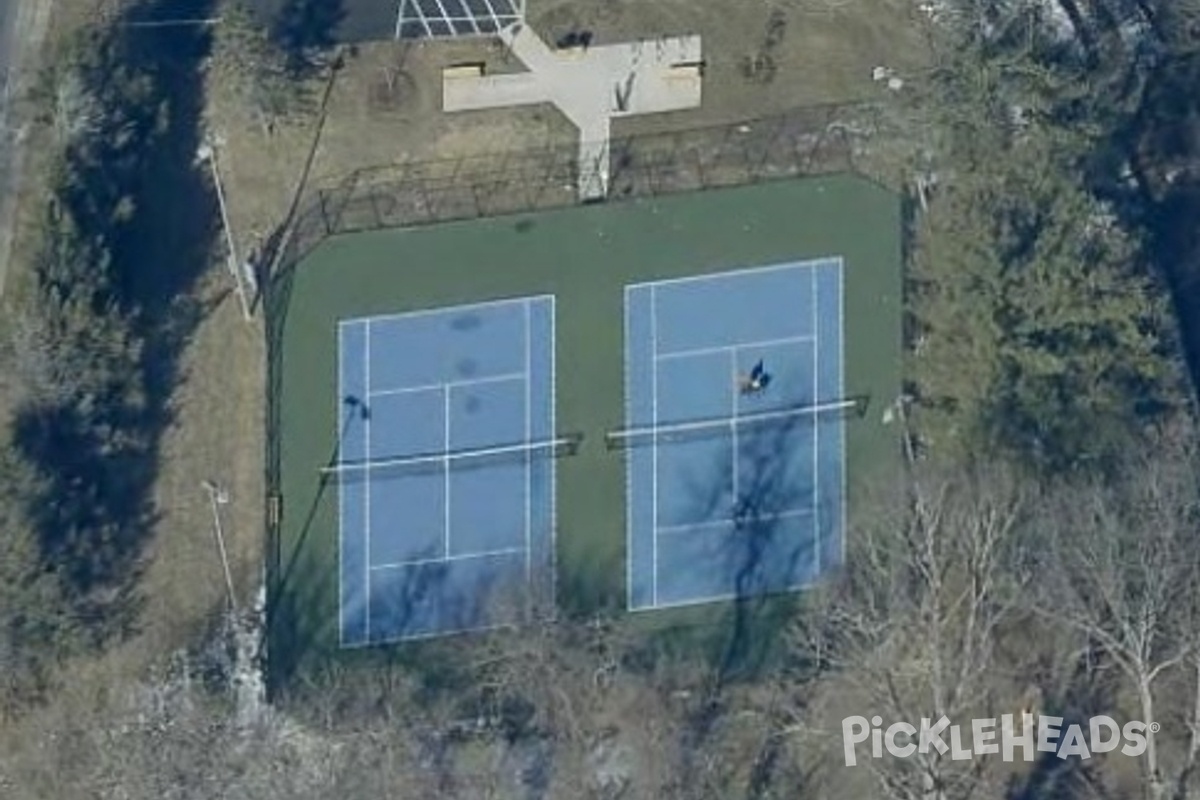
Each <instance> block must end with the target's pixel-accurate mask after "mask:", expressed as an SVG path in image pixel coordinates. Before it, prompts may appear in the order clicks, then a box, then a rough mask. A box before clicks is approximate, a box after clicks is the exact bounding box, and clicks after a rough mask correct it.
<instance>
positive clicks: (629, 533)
mask: <svg viewBox="0 0 1200 800" xmlns="http://www.w3.org/2000/svg"><path fill="white" fill-rule="evenodd" d="M624 291H625V342H624V348H623V349H624V355H625V358H624V361H625V363H624V364H623V365H622V367H623V369H624V372H625V425H626V426H629V425H632V424H633V419H632V418H633V399H632V397H633V396H632V395H631V394H630V392H631V390H632V388H633V386H632V384H631V381H632V378H631V376H630V374H629V364H630V362H631V361H632V360H633V340H632V338H631V337H630V330H631V328H630V325H631V323H630V319H629V309H630V304H629V294H630V287H629V286H626V287H625V290H624ZM633 552H634V551H633V453H632V452H629V453H626V454H625V607H626V608H633V607H634V605H633Z"/></svg>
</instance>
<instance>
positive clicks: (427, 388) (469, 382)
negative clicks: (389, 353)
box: [368, 372, 524, 397]
mask: <svg viewBox="0 0 1200 800" xmlns="http://www.w3.org/2000/svg"><path fill="white" fill-rule="evenodd" d="M522 377H524V374H523V373H520V372H502V373H499V374H497V375H488V376H486V377H483V378H463V379H462V380H457V381H443V382H441V383H425V384H421V385H419V386H403V387H400V388H398V389H378V390H376V391H373V392H371V394H370V395H368V397H388V396H390V395H397V394H417V393H420V392H433V391H437V390H439V389H442V388H443V387H450V388H452V389H469V388H471V387H472V386H483V385H485V384H489V383H506V382H509V381H517V380H520V379H521V378H522Z"/></svg>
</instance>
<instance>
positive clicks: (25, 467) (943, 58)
mask: <svg viewBox="0 0 1200 800" xmlns="http://www.w3.org/2000/svg"><path fill="white" fill-rule="evenodd" d="M134 5H135V6H137V10H138V12H139V13H142V14H147V13H150V12H153V11H155V10H156V7H158V6H161V7H163V8H164V9H165V8H167V7H168V6H169V7H170V8H169V10H170V12H171V14H172V15H175V16H196V17H203V16H207V15H209V14H211V13H212V12H213V8H212V7H211V5H210V2H209V0H188V1H187V2H184V3H179V2H174V3H171V2H168V0H145V1H144V2H141V3H135V4H134ZM181 6H186V7H187V8H185V9H181ZM158 10H162V9H158ZM181 11H186V13H185V14H181ZM119 22H120V20H119V19H118V20H115V21H113V22H112V24H111V25H109V26H108V27H100V28H96V29H92V30H89V31H87V32H86V33H84V34H81V35H80V36H78V37H77V38H76V39H75V40H74V41H73V42H72V43H71V44H70V45H69V46H68V47H67V48H66V50H65V51H64V52H63V53H62V54H61V57H59V58H58V59H56V60H55V62H54V63H55V66H54V67H53V68H52V69H50V70H49V72H48V73H47V74H46V75H45V77H44V80H43V81H42V83H41V95H40V96H39V97H38V103H39V107H40V108H42V109H44V113H45V118H44V119H43V120H41V122H42V124H43V125H44V127H45V130H47V131H52V132H53V140H52V141H48V142H46V143H44V146H46V147H50V148H53V150H54V153H55V158H54V169H53V170H52V174H51V175H49V176H48V178H47V181H48V186H49V187H50V197H49V198H48V202H47V204H46V209H45V213H44V215H43V217H42V223H41V235H40V241H41V246H40V249H39V251H38V253H37V256H36V258H34V259H33V260H32V261H31V263H29V264H27V265H23V270H24V274H25V276H26V277H25V279H24V280H23V281H22V284H21V285H20V286H19V287H18V289H17V295H16V296H17V297H18V298H19V299H18V300H17V301H14V302H13V304H12V305H13V310H12V311H11V312H10V313H9V315H8V316H9V320H8V321H7V323H6V324H5V326H4V331H5V334H6V342H5V348H4V350H3V359H4V366H5V369H4V372H5V374H6V375H7V376H8V380H6V381H5V382H4V384H3V386H4V391H5V392H6V394H7V396H8V398H9V407H10V408H12V409H13V411H12V413H11V415H10V418H9V427H8V432H9V435H8V437H7V439H6V443H5V447H4V451H3V455H2V457H0V462H2V469H0V474H2V475H3V478H4V480H3V482H2V485H0V520H2V523H3V534H2V535H0V712H2V713H0V720H2V721H3V722H2V723H0V725H3V726H4V727H6V728H8V729H9V730H10V731H13V732H17V733H14V734H13V735H11V736H6V738H5V741H6V747H5V751H4V752H3V754H0V787H3V789H4V793H5V796H7V797H13V798H43V797H56V798H74V797H80V798H82V797H89V798H90V797H96V796H104V797H127V798H161V797H179V798H185V797H189V798H190V797H196V798H213V797H224V796H235V797H255V798H274V797H279V798H288V799H289V800H300V799H302V798H308V797H312V798H322V799H324V798H329V797H347V798H359V797H362V798H367V797H380V796H388V797H393V798H406V797H412V798H420V799H421V800H431V799H432V798H439V797H445V798H452V797H453V798H460V797H479V798H485V797H496V798H509V797H514V798H515V797H546V798H556V799H562V800H570V798H618V797H621V798H643V797H644V798H680V799H681V800H682V799H683V798H687V800H696V799H698V798H714V800H715V798H762V799H763V800H765V799H766V798H773V797H814V798H816V797H820V798H843V797H844V798H866V797H880V798H884V797H887V798H921V800H955V799H957V798H967V797H1004V798H1023V799H1024V800H1035V799H1037V798H1056V799H1058V798H1076V797H1078V798H1150V800H1167V799H1168V798H1170V800H1186V798H1195V797H1200V776H1197V775H1196V769H1197V766H1198V765H1197V760H1198V758H1200V459H1198V455H1200V453H1198V452H1197V448H1198V446H1200V439H1198V434H1200V431H1198V430H1197V425H1196V419H1195V408H1194V407H1195V402H1194V397H1195V381H1194V377H1193V376H1194V374H1195V370H1196V365H1197V364H1198V363H1200V327H1198V326H1200V314H1197V311H1196V307H1197V304H1198V303H1197V299H1196V289H1195V287H1196V286H1197V285H1198V284H1197V279H1198V278H1200V224H1198V223H1197V220H1198V219H1200V158H1198V156H1200V92H1198V91H1197V90H1196V87H1197V86H1200V4H1197V2H1196V0H1148V1H1147V2H1137V3H1135V2H1133V0H1088V2H1083V3H1077V2H1074V0H1060V2H1058V3H1056V4H1053V3H1035V2H973V0H955V2H954V3H953V4H952V5H951V6H948V7H947V8H946V9H944V14H943V16H942V18H941V21H939V22H938V23H937V24H935V25H931V27H930V30H929V35H930V44H931V50H932V53H933V65H934V66H933V69H932V70H931V72H930V73H929V74H928V75H927V76H923V77H922V78H921V79H920V80H910V81H909V83H910V84H911V85H912V87H913V88H912V91H909V92H905V93H902V94H900V95H898V96H897V98H896V100H895V107H894V114H895V125H896V126H897V130H899V131H901V132H903V133H904V135H905V137H906V140H905V142H904V147H903V148H902V149H903V150H904V151H905V152H908V153H909V154H910V155H909V159H910V161H909V162H908V163H907V164H906V165H905V166H906V171H907V172H908V173H909V174H910V175H911V176H912V177H913V186H914V187H915V186H916V185H917V183H918V182H917V180H916V178H917V177H918V176H919V177H920V178H921V181H920V184H921V185H922V186H927V187H929V188H928V190H927V191H922V192H918V191H917V190H916V189H915V188H914V190H913V198H912V199H913V202H912V215H911V217H910V220H909V224H910V229H909V231H908V235H909V242H910V248H909V253H908V261H909V263H908V265H907V268H908V270H909V273H908V279H909V282H908V290H909V297H908V309H907V310H908V320H907V323H908V334H909V342H908V345H909V348H908V352H909V355H910V363H909V365H908V375H909V378H910V385H909V392H910V394H909V396H908V400H907V402H906V403H905V404H904V405H903V406H902V407H901V409H900V410H901V412H902V413H901V415H900V417H901V418H900V423H902V424H904V426H905V429H906V431H907V435H906V436H905V440H906V443H907V444H908V451H907V459H906V463H907V464H908V473H907V478H906V481H905V482H904V483H903V485H898V486H873V487H860V488H859V491H860V496H859V499H858V500H857V501H856V503H857V505H858V506H859V508H860V509H861V510H860V511H859V512H858V513H857V517H856V519H857V522H856V524H855V526H854V528H853V529H852V530H851V531H849V533H848V540H849V542H850V547H849V554H848V566H847V568H846V570H845V571H844V573H843V574H841V575H839V576H837V578H836V579H835V580H833V581H832V582H831V583H830V584H829V585H827V586H825V587H823V588H822V589H820V590H817V591H813V592H811V593H808V594H806V595H804V596H803V597H801V598H797V600H796V602H795V603H794V604H792V605H789V606H788V607H787V609H786V614H784V615H783V617H784V618H783V619H775V620H774V622H773V625H774V627H773V628H772V629H771V630H772V636H773V637H774V641H775V644H776V647H775V648H774V649H773V650H772V651H771V653H770V654H768V655H767V656H765V657H764V658H761V659H760V658H757V657H752V656H751V655H750V651H752V650H755V649H756V648H749V647H746V642H745V635H746V634H745V631H744V630H742V629H740V627H739V625H738V624H737V621H738V615H739V614H748V613H749V614H752V613H754V612H755V611H756V608H755V607H753V605H752V604H751V605H750V606H749V607H739V608H736V609H733V610H731V612H730V614H731V619H732V620H733V622H731V624H730V625H729V626H728V627H727V628H725V629H723V633H718V634H713V633H711V632H699V633H697V632H683V633H681V634H670V633H668V634H662V633H651V632H646V631H640V630H634V629H632V628H631V627H630V626H627V625H623V624H621V623H620V621H619V620H615V619H565V620H561V621H560V622H558V623H556V624H554V625H551V626H547V627H544V628H541V629H538V630H531V631H523V632H516V633H507V632H498V633H495V634H489V635H487V636H484V637H481V638H478V639H471V640H470V641H467V640H459V641H447V642H442V643H434V644H431V645H429V646H423V647H420V648H415V649H413V650H412V651H407V652H398V653H395V654H392V655H391V656H389V657H388V660H387V661H386V662H385V663H374V664H373V665H372V667H371V668H370V669H360V668H356V667H353V666H348V665H347V666H342V667H336V668H335V667H331V668H330V669H329V670H328V671H327V672H325V673H322V674H319V675H306V676H303V680H298V681H297V682H296V683H295V684H294V685H293V686H292V687H291V688H290V689H289V690H288V691H287V692H286V693H285V694H283V695H282V696H280V697H278V698H277V699H276V703H275V705H274V708H273V709H272V710H271V712H270V713H269V714H267V715H266V716H263V717H259V718H256V719H253V720H249V721H247V720H245V719H243V718H240V717H239V716H238V714H237V707H236V706H237V704H236V702H235V700H236V686H235V683H236V681H235V680H234V675H233V668H232V662H231V657H230V655H229V653H228V652H227V650H228V642H227V640H226V639H225V638H223V637H222V636H221V635H220V633H219V632H217V633H211V632H210V635H208V636H206V637H201V638H199V639H198V640H197V641H196V642H195V644H194V646H193V647H192V648H191V649H190V650H189V651H188V652H187V653H186V654H185V655H184V656H182V657H179V658H176V659H172V660H170V661H169V662H166V663H164V664H163V665H162V668H161V670H159V671H157V672H155V673H153V674H149V675H144V676H130V687H137V688H136V690H134V689H128V690H126V689H127V688H128V687H113V691H112V692H111V693H108V694H106V699H105V700H104V702H103V703H102V704H101V706H100V707H96V706H94V705H88V706H86V707H84V706H80V707H71V706H70V705H69V704H67V705H64V704H63V703H61V702H59V703H57V704H53V706H52V705H51V704H49V703H48V699H49V698H52V697H54V696H56V695H58V694H63V693H65V694H64V696H69V694H70V693H69V692H68V691H67V689H69V687H70V683H71V680H72V677H71V676H72V674H73V671H74V670H75V669H76V668H77V666H78V665H79V664H80V663H82V662H83V661H86V660H87V659H89V658H93V657H95V656H96V655H97V654H98V653H101V652H103V651H104V650H105V648H107V647H110V646H111V645H112V643H113V642H114V641H117V640H119V639H120V638H121V637H122V636H123V635H125V634H126V633H127V632H128V631H130V630H132V629H134V628H136V626H137V620H138V614H139V611H140V608H141V604H142V603H143V602H144V601H145V598H143V597H142V596H141V594H140V592H139V587H138V576H139V569H140V564H141V563H142V556H143V554H144V552H145V549H146V548H147V547H148V546H149V545H150V543H151V542H152V541H153V536H154V531H155V524H156V519H155V510H154V504H153V498H152V495H153V491H152V490H153V485H154V481H155V477H156V473H157V467H158V462H159V458H160V453H159V449H158V446H159V442H160V439H161V436H162V434H163V431H164V430H165V429H166V428H167V427H168V426H169V425H171V423H172V407H171V396H172V392H173V390H174V388H175V387H176V385H177V384H178V382H179V381H180V380H181V375H180V370H179V359H180V354H181V352H182V351H183V350H184V348H185V347H186V346H187V342H188V337H189V334H190V333H191V332H192V331H193V330H194V328H195V326H196V324H197V322H198V320H199V319H200V318H201V317H202V316H203V315H204V314H205V313H207V312H208V310H209V309H208V308H206V306H205V305H204V303H202V302H200V301H199V300H197V299H196V298H197V293H196V292H195V287H196V284H197V282H198V281H199V279H200V276H201V274H202V273H203V272H204V271H205V270H206V269H208V267H209V265H210V264H211V260H212V254H213V252H214V247H215V246H217V245H216V242H217V239H216V236H215V232H216V228H215V226H216V224H217V222H216V220H217V217H216V209H215V198H214V197H213V195H212V192H211V188H210V185H209V183H207V178H206V175H205V172H204V170H203V168H202V167H201V166H198V165H197V164H196V162H195V153H196V152H197V150H198V148H199V145H200V143H201V142H202V141H203V140H204V135H205V134H204V130H203V123H202V120H203V102H204V93H205V92H204V87H205V81H206V80H211V79H212V77H211V76H212V75H218V76H222V77H221V78H220V79H221V80H227V81H234V82H236V85H237V93H238V95H239V96H240V97H241V98H242V99H243V101H244V102H245V103H247V104H248V105H249V106H251V107H252V108H253V109H254V114H255V115H256V117H257V119H259V120H260V121H261V124H262V126H263V128H264V130H266V129H267V128H269V127H270V126H271V125H273V124H274V121H275V120H277V119H279V118H281V117H283V116H286V115H287V114H291V113H304V112H303V109H304V108H305V107H306V106H305V104H306V103H308V102H310V100H309V98H308V97H307V96H306V95H305V93H304V91H303V90H302V88H300V87H299V84H296V85H293V84H292V83H290V81H292V80H293V79H294V77H295V73H296V70H297V66H296V65H297V63H298V62H297V61H296V60H295V59H297V58H301V57H307V56H309V55H311V54H310V53H307V52H306V53H302V54H296V53H288V52H286V51H285V50H281V49H279V48H278V47H277V46H276V44H275V43H274V42H273V40H272V39H271V37H270V36H268V35H267V34H266V33H265V32H260V31H258V30H257V29H256V28H255V27H254V24H253V22H252V21H251V19H250V18H249V17H248V16H246V15H241V14H236V13H232V14H230V15H229V16H228V19H227V20H226V21H224V22H223V23H222V24H221V25H218V26H217V27H216V30H215V31H210V30H208V29H203V28H201V29H195V28H178V29H170V30H164V31H162V32H159V33H155V34H154V35H152V36H147V35H145V33H144V32H142V33H139V34H138V35H137V36H135V35H133V34H132V33H131V29H130V28H128V27H124V26H122V25H120V24H119ZM210 62H211V63H210ZM206 65H207V66H206ZM206 69H208V70H211V72H206ZM146 175H154V176H155V180H154V181H147V180H145V176H146ZM714 637H715V639H714ZM698 640H699V646H698ZM51 708H52V709H53V710H52V711H51V710H48V709H51ZM1022 710H1032V711H1033V713H1041V714H1047V715H1053V716H1057V717H1062V718H1063V719H1064V720H1065V722H1064V724H1070V723H1071V722H1076V723H1082V724H1086V722H1087V720H1088V719H1089V718H1090V717H1092V716H1094V715H1097V714H1108V715H1110V716H1112V717H1114V718H1116V719H1118V720H1119V721H1123V720H1128V719H1135V720H1143V721H1146V722H1151V721H1153V722H1156V723H1159V724H1160V725H1161V728H1160V729H1159V730H1158V731H1157V732H1156V733H1153V734H1151V735H1150V736H1149V737H1148V738H1149V741H1148V747H1147V750H1146V752H1145V754H1144V755H1142V756H1140V757H1137V758H1130V757H1126V756H1123V755H1121V754H1120V753H1119V752H1113V753H1109V754H1107V755H1098V756H1094V757H1092V758H1090V759H1075V758H1071V759H1059V758H1055V757H1053V756H1052V755H1049V756H1046V757H1043V758H1038V759H1037V760H1034V761H1031V762H1016V763H1005V762H1004V761H1002V760H1001V759H999V758H998V757H995V756H982V757H976V758H972V759H968V760H955V759H953V758H951V756H950V755H949V754H942V753H938V752H937V751H932V752H929V753H919V754H917V755H915V756H913V757H911V758H908V759H893V758H884V759H871V758H864V759H862V760H861V761H860V765H859V766H858V767H855V768H848V767H846V766H845V764H844V763H843V761H842V753H843V748H842V745H843V743H842V737H841V720H842V719H844V718H845V717H847V716H849V715H854V714H860V715H864V716H867V717H870V716H872V715H880V716H881V717H882V718H883V719H884V723H883V724H884V725H885V726H886V725H888V724H890V723H891V722H893V721H897V720H906V721H910V722H914V723H915V722H917V721H919V720H920V719H921V718H923V717H930V718H935V719H936V718H938V717H941V716H943V715H945V716H947V717H949V718H951V719H952V720H954V721H956V722H957V721H962V722H964V723H966V722H967V721H968V720H970V719H974V718H981V717H995V716H999V715H1000V714H1004V713H1017V714H1019V713H1020V712H1021V711H1022ZM47 737H49V738H47ZM47 741H53V742H54V746H53V747H47V746H45V743H46V742H47ZM864 752H865V751H864Z"/></svg>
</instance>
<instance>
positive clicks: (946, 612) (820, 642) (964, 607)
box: [793, 463, 1027, 800]
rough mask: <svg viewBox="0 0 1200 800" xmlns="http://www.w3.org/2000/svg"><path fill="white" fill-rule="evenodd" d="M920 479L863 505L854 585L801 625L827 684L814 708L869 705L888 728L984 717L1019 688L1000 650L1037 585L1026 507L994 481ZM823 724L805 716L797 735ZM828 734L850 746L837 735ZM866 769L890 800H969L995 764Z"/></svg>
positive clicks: (923, 760)
mask: <svg viewBox="0 0 1200 800" xmlns="http://www.w3.org/2000/svg"><path fill="white" fill-rule="evenodd" d="M910 467H911V470H910V473H909V481H908V485H907V486H906V487H905V486H897V487H888V488H887V489H885V490H884V491H882V492H879V493H877V494H876V496H874V497H872V498H870V499H869V500H863V501H862V502H861V503H860V506H861V507H863V508H864V509H870V510H869V511H868V510H864V511H863V512H862V513H860V514H859V515H858V519H859V522H858V524H855V525H853V526H852V527H851V529H850V532H849V535H850V536H851V544H850V548H849V554H848V558H847V566H846V569H845V572H844V574H843V575H842V576H840V578H839V579H838V580H837V582H836V584H835V585H834V586H832V587H831V590H830V592H829V595H828V597H827V598H826V600H825V601H824V603H823V604H822V605H823V607H822V608H820V609H819V610H818V611H816V612H815V613H814V614H812V615H804V616H802V617H801V619H800V621H799V623H798V624H797V626H796V630H795V635H796V637H797V640H796V641H797V645H798V647H799V649H800V652H802V653H803V654H804V655H805V656H806V657H807V658H808V659H809V660H810V661H811V662H812V663H814V664H818V665H820V666H819V668H820V669H821V670H822V671H823V674H824V678H823V679H822V681H821V684H822V686H821V687H820V688H819V690H818V691H819V692H820V693H821V695H822V696H823V699H822V700H820V701H819V702H816V703H814V705H816V706H818V707H820V706H824V707H825V712H824V713H827V714H832V713H833V711H838V710H840V711H841V712H844V711H845V710H846V708H847V705H848V704H852V703H855V702H858V703H862V704H864V705H865V706H866V709H862V710H865V711H866V714H865V716H867V717H871V716H873V715H878V716H880V717H883V718H884V720H885V721H884V723H883V725H884V727H887V726H888V725H889V724H891V723H895V722H906V723H908V724H910V725H914V726H916V725H917V723H918V722H920V721H922V720H929V721H930V722H931V724H933V725H936V724H937V722H938V721H939V720H941V719H942V718H943V717H945V718H946V719H948V720H949V721H950V722H954V721H955V719H956V718H960V719H961V718H973V717H988V716H990V715H989V714H987V713H984V712H986V711H988V710H989V709H991V708H993V707H994V705H995V704H996V702H997V701H998V700H999V699H1000V698H1001V697H1002V696H1003V695H1006V694H1007V692H1008V689H1009V687H1008V685H1007V681H1006V678H1007V677H1008V676H1006V675H1004V674H1003V671H1002V670H1000V669H998V668H997V657H996V653H997V643H998V641H999V639H1000V636H1001V630H1002V628H1003V627H1004V626H1005V625H1008V624H1010V623H1011V622H1013V621H1014V619H1015V617H1016V615H1017V614H1018V613H1019V599H1020V597H1021V593H1022V592H1023V591H1024V590H1025V588H1026V584H1027V577H1026V575H1027V571H1026V570H1025V568H1024V566H1023V561H1024V556H1023V548H1022V546H1021V540H1020V536H1019V535H1018V534H1019V525H1018V523H1019V522H1020V520H1021V518H1022V510H1023V507H1024V502H1023V498H1022V496H1021V494H1020V493H1019V492H1018V491H1017V489H1016V488H1015V487H1014V484H1013V483H1012V482H1011V481H1010V480H1009V479H1008V477H1007V476H1006V475H1004V474H1003V473H1000V472H998V471H995V470H975V471H970V470H968V471H965V472H964V471H963V470H961V469H960V470H954V471H951V470H941V469H938V468H936V467H929V466H927V465H919V464H917V463H911V464H910ZM810 696H811V690H810ZM1004 700H1005V701H1006V700H1007V698H1006V697H1005V698H1004ZM830 709H832V710H830ZM821 713H822V711H821V710H819V709H818V710H815V711H814V710H812V709H806V710H804V711H802V712H798V713H797V715H796V724H795V725H794V726H793V730H794V731H796V732H797V733H802V732H804V731H805V730H807V729H809V728H810V727H811V726H812V724H813V721H814V717H819V716H820V714H821ZM824 734H825V736H824V738H825V739H826V740H827V741H828V740H829V739H831V738H834V737H837V738H838V739H839V740H840V738H841V731H837V730H835V729H834V726H833V724H831V725H830V726H829V728H827V729H826V730H825V731H824ZM898 743H899V744H903V742H898ZM914 743H915V742H914ZM922 750H924V752H922ZM839 755H840V754H839ZM866 760H867V761H868V762H869V763H870V767H871V769H872V771H873V773H874V775H875V779H876V783H877V785H878V786H879V788H880V790H881V792H882V796H886V797H889V798H906V799H908V798H911V799H912V800H954V799H955V798H965V797H968V796H970V795H971V794H973V793H974V792H976V791H978V790H979V788H980V785H981V783H985V782H986V781H988V780H989V778H990V777H991V776H990V775H989V772H988V770H989V765H990V764H991V763H992V762H990V761H988V760H987V759H980V758H976V759H973V760H968V761H962V760H958V761H955V760H952V759H951V756H950V754H948V753H947V752H946V749H945V748H942V747H939V746H937V745H936V744H934V746H932V747H928V748H921V749H919V750H918V751H917V752H915V753H914V754H913V755H912V756H911V757H909V758H906V759H871V758H869V757H866Z"/></svg>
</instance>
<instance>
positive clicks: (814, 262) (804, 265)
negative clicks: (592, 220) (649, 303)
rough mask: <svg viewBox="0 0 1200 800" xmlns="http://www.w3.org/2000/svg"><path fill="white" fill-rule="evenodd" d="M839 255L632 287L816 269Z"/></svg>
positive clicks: (690, 276)
mask: <svg viewBox="0 0 1200 800" xmlns="http://www.w3.org/2000/svg"><path fill="white" fill-rule="evenodd" d="M836 258H839V256H824V257H822V258H811V259H807V260H805V261H788V262H786V263H783V264H767V265H765V266H762V267H746V268H738V267H734V268H733V269H729V270H725V271H723V272H710V273H707V274H705V275H685V276H683V277H679V278H664V279H662V280H658V281H643V282H642V283H634V284H630V288H637V287H642V286H674V285H676V284H681V283H706V282H714V281H722V280H728V279H730V278H736V277H741V276H745V275H763V274H766V273H769V272H784V271H786V270H792V269H796V270H799V269H816V268H818V267H820V266H821V265H822V264H825V263H828V262H829V261H832V260H833V259H836Z"/></svg>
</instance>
